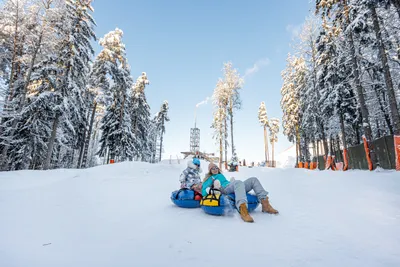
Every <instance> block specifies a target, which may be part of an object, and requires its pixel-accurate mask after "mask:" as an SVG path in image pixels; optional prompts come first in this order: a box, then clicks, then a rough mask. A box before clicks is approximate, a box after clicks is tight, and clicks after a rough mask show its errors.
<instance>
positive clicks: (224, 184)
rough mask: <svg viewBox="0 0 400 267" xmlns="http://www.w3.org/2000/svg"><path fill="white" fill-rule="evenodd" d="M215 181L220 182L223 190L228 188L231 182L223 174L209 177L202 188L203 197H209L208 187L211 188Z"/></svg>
mask: <svg viewBox="0 0 400 267" xmlns="http://www.w3.org/2000/svg"><path fill="white" fill-rule="evenodd" d="M215 180H218V181H219V182H220V183H221V186H222V187H223V188H225V187H227V186H228V185H229V184H230V182H229V181H228V180H227V179H226V178H225V176H224V175H222V174H221V173H218V174H213V175H211V176H210V177H208V179H207V180H206V181H205V182H204V183H203V186H202V187H201V194H202V195H203V196H206V195H207V191H206V189H207V187H211V185H212V184H213V183H214V181H215Z"/></svg>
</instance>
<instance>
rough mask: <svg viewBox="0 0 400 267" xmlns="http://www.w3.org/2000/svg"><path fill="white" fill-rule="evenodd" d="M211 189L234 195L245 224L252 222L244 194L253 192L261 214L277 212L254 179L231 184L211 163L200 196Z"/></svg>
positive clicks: (234, 181) (266, 194)
mask: <svg viewBox="0 0 400 267" xmlns="http://www.w3.org/2000/svg"><path fill="white" fill-rule="evenodd" d="M211 187H214V188H218V189H220V190H221V192H222V193H223V194H232V193H235V201H236V203H235V204H236V208H237V209H238V211H239V213H240V216H241V217H242V219H243V220H244V221H245V222H254V220H253V218H252V217H251V216H250V215H249V212H248V209H247V196H246V193H247V192H250V191H251V190H254V192H255V193H256V195H257V197H258V199H259V200H260V202H261V206H262V212H266V213H271V214H277V213H278V211H277V210H276V209H274V208H273V207H272V206H271V204H270V203H269V199H268V192H267V191H265V189H264V188H263V186H262V185H261V183H260V181H259V180H258V179H257V178H256V177H251V178H249V179H247V180H245V181H240V180H233V181H232V182H229V181H228V180H227V179H226V178H225V176H224V175H223V174H222V173H221V171H220V169H219V168H218V166H217V165H215V164H214V163H212V162H211V163H210V164H209V165H208V173H207V174H206V177H205V178H204V180H203V185H202V195H203V196H206V195H207V193H208V190H209V189H210V188H211Z"/></svg>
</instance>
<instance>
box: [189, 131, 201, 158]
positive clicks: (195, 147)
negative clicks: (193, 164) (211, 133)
mask: <svg viewBox="0 0 400 267" xmlns="http://www.w3.org/2000/svg"><path fill="white" fill-rule="evenodd" d="M199 151H200V129H199V128H197V127H196V125H195V126H194V128H190V152H193V153H196V152H199Z"/></svg>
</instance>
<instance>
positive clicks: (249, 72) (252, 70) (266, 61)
mask: <svg viewBox="0 0 400 267" xmlns="http://www.w3.org/2000/svg"><path fill="white" fill-rule="evenodd" d="M269 63H270V60H269V59H268V58H262V59H260V60H258V61H257V62H256V63H254V65H253V67H251V68H248V69H247V70H246V72H245V74H244V77H243V78H246V77H248V76H250V75H252V74H254V73H256V72H258V71H259V70H260V68H262V67H263V66H267V65H269Z"/></svg>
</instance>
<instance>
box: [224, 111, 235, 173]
mask: <svg viewBox="0 0 400 267" xmlns="http://www.w3.org/2000/svg"><path fill="white" fill-rule="evenodd" d="M227 120H228V117H227V116H226V117H225V120H224V123H225V133H224V137H225V169H228V122H227ZM232 156H233V154H232Z"/></svg>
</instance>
